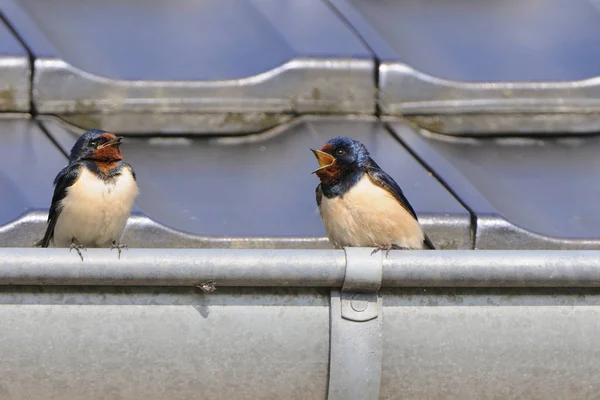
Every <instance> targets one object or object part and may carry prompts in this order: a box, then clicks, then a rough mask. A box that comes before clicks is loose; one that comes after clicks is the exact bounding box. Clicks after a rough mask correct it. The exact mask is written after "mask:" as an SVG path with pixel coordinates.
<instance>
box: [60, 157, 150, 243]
mask: <svg viewBox="0 0 600 400" xmlns="http://www.w3.org/2000/svg"><path fill="white" fill-rule="evenodd" d="M137 194H138V187H137V183H136V182H135V179H133V175H132V173H131V169H130V168H129V167H124V168H123V170H122V172H121V174H120V175H119V176H117V177H116V178H114V179H112V180H110V181H108V182H105V181H104V180H102V179H100V178H98V177H97V176H96V175H95V174H93V173H92V172H90V171H89V170H88V169H87V168H85V167H82V170H81V175H80V176H79V178H78V179H77V181H76V182H75V183H74V184H73V185H72V186H71V187H70V188H68V189H67V195H66V196H65V198H64V199H63V200H62V202H61V205H62V211H61V212H60V215H59V216H58V220H57V221H56V226H55V228H54V245H55V246H56V247H69V246H70V245H71V240H72V239H73V238H75V240H76V241H77V242H78V243H79V244H81V245H83V246H86V247H110V246H111V245H112V242H113V241H114V242H117V243H118V242H119V240H120V239H121V236H122V235H123V231H124V230H125V224H126V223H127V219H128V218H129V214H130V213H131V207H132V205H133V201H134V199H135V197H136V196H137Z"/></svg>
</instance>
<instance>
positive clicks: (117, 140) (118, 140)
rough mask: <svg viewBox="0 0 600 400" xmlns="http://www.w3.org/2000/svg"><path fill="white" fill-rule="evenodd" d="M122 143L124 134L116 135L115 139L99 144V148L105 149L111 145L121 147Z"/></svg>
mask: <svg viewBox="0 0 600 400" xmlns="http://www.w3.org/2000/svg"><path fill="white" fill-rule="evenodd" d="M122 143H123V136H116V137H115V138H114V139H111V140H109V141H108V142H106V143H104V144H102V145H100V146H98V149H103V148H105V147H110V146H116V147H119V146H120V145H121V144H122Z"/></svg>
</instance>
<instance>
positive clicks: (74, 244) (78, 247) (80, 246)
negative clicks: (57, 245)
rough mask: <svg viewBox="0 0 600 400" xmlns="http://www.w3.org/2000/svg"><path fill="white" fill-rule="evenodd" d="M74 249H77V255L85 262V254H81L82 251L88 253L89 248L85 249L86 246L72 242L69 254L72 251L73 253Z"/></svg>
mask: <svg viewBox="0 0 600 400" xmlns="http://www.w3.org/2000/svg"><path fill="white" fill-rule="evenodd" d="M73 249H75V251H77V254H79V258H81V261H83V254H81V250H85V251H87V247H85V246H84V245H81V244H77V243H75V242H72V243H71V247H70V248H69V253H70V252H71V251H73Z"/></svg>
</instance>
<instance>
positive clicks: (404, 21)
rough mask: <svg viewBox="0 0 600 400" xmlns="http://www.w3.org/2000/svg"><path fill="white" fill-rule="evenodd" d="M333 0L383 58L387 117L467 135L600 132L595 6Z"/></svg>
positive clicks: (564, 0) (558, 0)
mask: <svg viewBox="0 0 600 400" xmlns="http://www.w3.org/2000/svg"><path fill="white" fill-rule="evenodd" d="M330 1H331V3H332V4H333V5H334V6H335V7H336V8H337V9H338V10H339V11H340V13H341V14H342V15H343V16H344V18H346V20H347V21H348V22H349V24H350V25H352V26H353V27H354V29H355V30H356V32H357V33H358V34H360V35H361V37H362V38H363V40H365V42H366V44H367V45H368V46H369V48H370V49H371V50H372V51H373V52H374V54H375V56H376V57H377V59H378V60H379V61H380V64H379V89H380V90H379V107H380V109H381V111H382V113H383V114H385V115H395V116H399V115H403V116H407V117H408V118H410V119H411V120H413V121H414V122H416V123H418V124H420V125H421V126H423V127H425V128H427V129H430V130H433V131H436V132H442V133H448V134H452V135H459V136H460V135H463V134H469V135H486V134H494V133H507V132H509V133H511V134H522V133H537V134H539V133H544V132H546V133H548V132H554V133H557V132H560V133H564V132H588V133H594V132H596V131H597V130H598V127H599V123H598V120H599V118H598V116H599V114H600V102H599V101H598V100H597V99H598V97H599V94H600V79H599V78H598V76H599V75H600V67H599V66H598V63H597V62H595V60H597V58H598V56H599V55H600V53H599V50H598V47H597V46H595V45H594V43H596V42H597V41H598V39H599V38H600V14H599V13H598V9H597V6H598V5H597V4H595V3H594V2H593V1H588V0H576V1H569V0H553V1H544V2H537V1H519V0H515V1H507V2H506V1H505V2H500V3H499V2H479V3H477V4H474V3H473V2H471V1H465V0H458V1H452V2H447V1H427V2H423V1H419V0H401V1H395V0H384V1H377V2H373V1H368V0H330ZM566 15H568V18H567V17H566ZM533 27H535V29H533ZM559 32H560V33H559ZM517 120H520V121H522V123H515V121H517Z"/></svg>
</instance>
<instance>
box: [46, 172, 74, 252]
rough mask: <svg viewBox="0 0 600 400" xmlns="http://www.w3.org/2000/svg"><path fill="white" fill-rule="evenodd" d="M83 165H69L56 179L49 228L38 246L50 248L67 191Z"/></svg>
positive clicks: (49, 215)
mask: <svg viewBox="0 0 600 400" xmlns="http://www.w3.org/2000/svg"><path fill="white" fill-rule="evenodd" d="M81 167H82V165H81V164H79V163H74V164H69V165H67V166H66V167H65V168H63V169H62V170H61V171H60V172H59V173H58V175H56V178H54V196H52V205H51V206H50V213H49V214H48V228H46V234H45V235H44V238H43V239H42V240H40V241H39V242H37V243H36V246H42V247H48V245H49V244H50V240H51V239H52V237H53V236H54V227H55V226H56V221H57V220H58V216H59V215H60V211H61V207H60V205H61V204H60V202H61V201H62V199H64V198H65V196H66V195H67V189H68V188H69V187H71V186H72V185H73V184H74V183H75V181H76V180H77V178H78V177H79V172H80V171H81Z"/></svg>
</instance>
